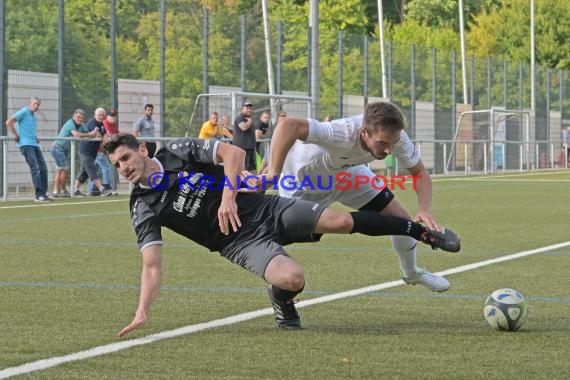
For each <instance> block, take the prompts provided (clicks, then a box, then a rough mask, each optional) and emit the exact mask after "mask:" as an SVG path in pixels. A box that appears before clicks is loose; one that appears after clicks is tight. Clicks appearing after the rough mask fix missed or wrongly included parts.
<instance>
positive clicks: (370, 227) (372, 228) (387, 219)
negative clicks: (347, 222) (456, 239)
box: [350, 211, 426, 240]
mask: <svg viewBox="0 0 570 380" xmlns="http://www.w3.org/2000/svg"><path fill="white" fill-rule="evenodd" d="M350 215H352V219H353V220H354V226H353V227H352V231H350V233H351V234H353V233H356V232H358V233H361V234H363V235H368V236H383V235H405V236H410V237H413V238H414V239H416V240H419V238H420V235H421V234H422V233H424V232H425V230H426V228H425V227H424V226H422V225H421V224H419V223H415V222H412V221H411V220H408V219H403V218H399V217H397V216H390V215H380V214H379V213H377V212H374V211H355V212H351V213H350Z"/></svg>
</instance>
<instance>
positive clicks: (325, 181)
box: [279, 165, 385, 210]
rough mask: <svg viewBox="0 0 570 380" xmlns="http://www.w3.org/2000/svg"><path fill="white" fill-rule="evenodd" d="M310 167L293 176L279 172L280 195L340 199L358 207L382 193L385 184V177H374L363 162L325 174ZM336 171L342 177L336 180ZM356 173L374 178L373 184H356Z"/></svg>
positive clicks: (323, 201)
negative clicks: (316, 172) (383, 179)
mask: <svg viewBox="0 0 570 380" xmlns="http://www.w3.org/2000/svg"><path fill="white" fill-rule="evenodd" d="M309 170H310V167H308V168H306V169H304V170H303V172H300V173H298V174H297V177H296V178H295V179H294V180H293V178H292V177H291V176H289V177H288V178H287V176H285V177H283V176H282V177H281V179H280V183H279V195H281V196H282V197H286V198H301V199H304V200H308V201H311V202H316V203H320V204H323V205H325V206H329V205H331V204H332V203H334V202H339V203H342V204H343V205H345V206H348V207H350V208H353V209H356V210H358V209H359V208H361V207H362V206H364V205H366V204H367V203H369V202H370V201H371V200H372V199H374V198H375V197H376V196H377V195H378V194H379V193H381V192H382V188H383V187H384V185H385V184H384V181H382V179H380V178H377V176H376V174H374V172H372V170H370V169H369V168H368V166H366V165H357V166H350V167H348V168H346V169H343V170H342V171H340V172H336V173H327V174H314V173H310V172H309ZM339 175H341V176H342V178H344V180H341V181H338V179H339ZM357 177H358V178H370V181H375V185H374V186H372V184H371V183H370V181H369V182H368V183H358V184H357V182H356V178H357ZM287 180H288V181H287ZM301 184H306V185H307V186H301Z"/></svg>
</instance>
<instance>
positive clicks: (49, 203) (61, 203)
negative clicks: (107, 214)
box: [0, 198, 128, 213]
mask: <svg viewBox="0 0 570 380" xmlns="http://www.w3.org/2000/svg"><path fill="white" fill-rule="evenodd" d="M111 202H123V203H126V202H128V198H122V199H105V200H103V199H101V200H98V201H95V200H93V201H85V202H58V201H53V202H41V203H31V204H23V205H22V204H19V205H9V206H8V205H7V206H4V205H3V206H0V210H8V209H13V208H31V207H57V206H77V205H92V204H96V203H111ZM125 210H128V209H125ZM126 212H127V211H125V213H126Z"/></svg>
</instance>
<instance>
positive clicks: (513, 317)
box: [484, 288, 527, 331]
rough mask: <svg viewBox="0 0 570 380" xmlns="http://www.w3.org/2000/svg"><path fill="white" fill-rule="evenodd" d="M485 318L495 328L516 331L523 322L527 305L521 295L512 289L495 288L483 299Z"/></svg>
mask: <svg viewBox="0 0 570 380" xmlns="http://www.w3.org/2000/svg"><path fill="white" fill-rule="evenodd" d="M484 315H485V320H487V323H488V324H489V325H490V326H491V327H492V328H494V329H496V330H508V331H516V330H518V329H519V328H520V327H521V326H522V324H523V323H524V321H525V319H526V316H527V307H526V302H525V300H524V297H523V295H522V294H521V293H520V292H518V291H517V290H514V289H509V288H503V289H498V290H495V291H494V292H493V293H492V294H491V295H490V296H489V297H487V300H486V301H485V309H484Z"/></svg>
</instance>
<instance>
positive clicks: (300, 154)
mask: <svg viewBox="0 0 570 380" xmlns="http://www.w3.org/2000/svg"><path fill="white" fill-rule="evenodd" d="M404 126H405V121H404V115H403V114H402V111H401V110H400V109H399V108H398V107H397V106H395V105H394V104H392V103H390V102H376V103H370V104H368V105H367V106H366V109H365V112H364V114H363V115H358V116H353V117H348V118H344V119H338V120H332V121H328V122H320V121H318V120H313V119H296V118H289V117H288V118H283V119H282V120H280V123H279V125H278V128H276V130H275V133H274V135H273V138H272V141H271V149H270V152H271V154H270V160H269V169H268V173H267V176H266V177H265V178H263V180H265V181H267V182H265V184H261V186H264V185H271V184H274V186H275V184H278V186H279V193H280V195H281V196H285V197H289V198H301V199H305V200H310V201H313V202H317V203H321V204H324V205H326V206H328V205H330V204H331V203H333V202H339V203H341V204H343V205H345V206H348V207H350V208H353V209H357V210H369V211H375V212H379V213H381V214H383V215H392V216H398V217H401V218H408V219H412V217H411V215H410V214H409V213H408V211H407V210H406V209H405V208H404V206H403V205H402V204H401V203H400V202H399V201H397V200H396V199H394V194H393V193H392V192H391V191H390V189H389V186H385V185H387V184H384V183H383V181H382V180H381V179H379V178H378V177H377V176H376V174H374V173H373V172H372V171H371V170H370V169H369V168H368V166H367V165H366V164H368V163H370V162H371V161H373V160H375V159H379V160H382V159H384V158H385V157H386V156H387V155H388V154H390V153H391V154H393V155H394V156H395V157H396V158H398V160H399V161H400V164H401V165H403V166H405V167H406V168H407V169H408V171H409V172H410V174H411V175H412V176H414V190H415V191H416V194H417V199H418V212H417V213H416V215H415V217H414V218H413V220H414V221H416V222H419V223H423V224H424V225H425V226H426V227H427V228H429V229H431V230H435V231H438V232H439V233H441V234H442V235H445V234H446V231H445V229H443V228H442V227H441V226H440V225H439V224H438V223H437V222H436V220H435V218H434V217H433V215H432V214H431V200H432V182H431V177H430V175H429V173H428V171H427V170H426V168H425V166H424V164H423V162H422V161H421V159H420V156H419V152H418V150H417V149H416V148H415V146H414V144H413V143H412V142H411V141H410V138H409V137H408V135H407V134H406V132H404V130H403V129H404ZM280 175H281V177H280V179H279V180H278V179H277V178H279V176H280ZM357 178H360V179H363V178H369V179H370V180H369V181H368V182H367V183H359V184H358V186H356V184H357V183H356V182H355V181H356V180H357ZM260 180H261V179H260ZM351 181H352V182H351ZM301 184H308V185H309V186H301ZM392 244H393V246H394V250H395V251H396V253H397V254H398V257H399V259H400V273H401V276H402V279H403V280H404V281H405V282H406V283H408V284H412V285H416V284H421V285H424V286H425V287H427V288H428V289H430V290H432V291H436V292H444V291H446V290H448V289H449V287H450V284H449V282H448V281H447V280H446V279H445V278H444V277H441V276H438V275H435V274H433V273H431V272H429V271H427V270H425V269H421V268H418V267H417V266H416V241H415V240H413V239H410V238H408V237H405V236H392ZM459 249H460V243H459V241H457V244H456V245H455V246H453V247H448V249H446V250H447V251H450V252H457V251H459Z"/></svg>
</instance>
